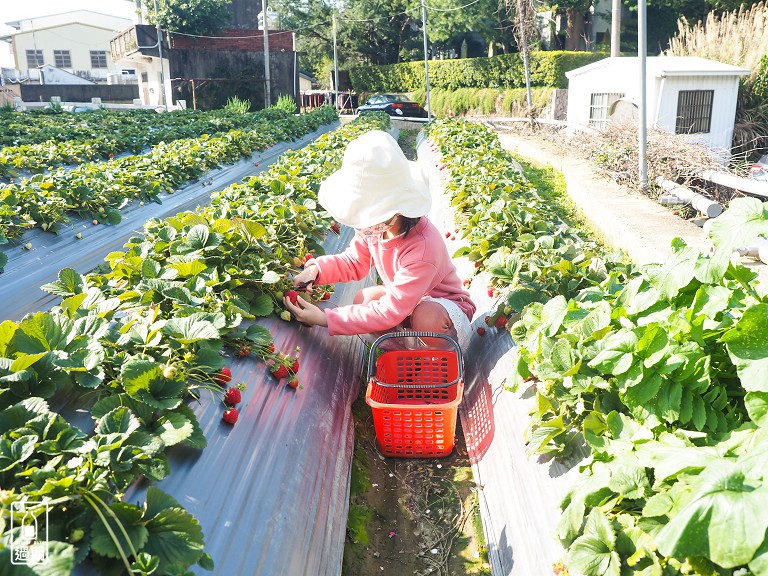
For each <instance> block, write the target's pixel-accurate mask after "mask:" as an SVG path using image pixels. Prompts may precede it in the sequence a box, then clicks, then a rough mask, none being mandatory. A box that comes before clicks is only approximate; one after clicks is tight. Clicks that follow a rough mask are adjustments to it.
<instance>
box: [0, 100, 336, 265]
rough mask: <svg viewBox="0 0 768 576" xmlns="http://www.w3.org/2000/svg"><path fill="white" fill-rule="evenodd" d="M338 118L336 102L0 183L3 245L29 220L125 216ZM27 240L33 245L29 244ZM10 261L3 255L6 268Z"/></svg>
mask: <svg viewBox="0 0 768 576" xmlns="http://www.w3.org/2000/svg"><path fill="white" fill-rule="evenodd" d="M335 119H336V112H335V110H333V109H331V108H322V109H319V110H317V111H314V112H311V113H309V114H304V115H301V116H291V117H288V118H285V119H283V120H280V121H277V122H273V123H271V124H270V125H269V128H268V129H266V128H265V127H263V126H261V127H260V128H258V129H254V130H252V131H231V132H228V133H226V134H224V135H221V136H216V137H209V136H202V137H200V138H192V139H185V140H177V141H174V142H171V143H169V144H162V145H158V146H156V147H155V148H153V149H152V151H151V152H149V153H147V154H143V155H139V156H128V157H124V158H115V159H113V160H109V161H106V162H96V163H89V164H83V165H81V166H79V167H77V168H75V169H73V170H65V169H58V170H56V171H54V172H51V173H48V174H36V175H35V176H32V177H31V178H29V179H22V180H21V181H20V182H18V183H14V184H7V185H0V244H7V243H8V240H9V239H11V238H17V237H19V236H21V235H22V234H23V232H24V231H25V230H26V229H28V228H30V227H40V228H41V229H42V230H45V231H51V232H56V231H57V230H58V229H59V227H60V225H61V224H62V223H64V222H67V221H68V219H69V217H70V215H78V216H82V217H87V218H89V219H92V220H93V221H94V222H95V223H96V224H106V223H111V224H116V223H118V222H120V219H121V216H120V208H122V207H124V206H125V205H127V204H128V203H129V202H133V201H135V202H138V203H142V202H150V201H158V195H159V194H160V193H162V192H171V191H174V190H175V189H176V188H177V187H178V186H181V185H182V184H184V183H186V182H187V181H189V180H191V179H193V178H198V177H200V176H202V175H203V174H205V173H206V172H207V171H209V170H211V169H213V168H215V167H217V166H219V165H220V164H226V163H231V162H234V161H236V160H238V159H239V158H241V157H248V156H250V155H251V154H253V153H254V152H255V151H259V150H263V149H265V148H266V147H268V146H271V145H273V144H274V143H276V142H277V141H279V140H281V139H287V140H293V139H294V138H296V137H297V136H301V135H303V134H306V133H308V132H311V131H313V130H315V129H317V128H318V127H319V126H321V125H322V124H326V123H329V122H332V121H333V120H335ZM22 246H24V247H25V248H27V249H28V248H29V246H28V244H27V243H23V244H22ZM4 264H5V258H4V255H3V254H0V270H2V268H3V266H4Z"/></svg>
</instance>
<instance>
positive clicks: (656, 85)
mask: <svg viewBox="0 0 768 576" xmlns="http://www.w3.org/2000/svg"><path fill="white" fill-rule="evenodd" d="M747 74H749V70H747V69H745V68H738V67H736V66H731V65H729V64H723V63H721V62H715V61H714V60H707V59H705V58H696V57H690V56H657V57H648V58H647V59H646V92H647V97H646V105H647V118H648V128H658V129H661V130H666V131H668V132H671V133H673V134H690V136H691V139H693V140H695V141H696V142H700V143H702V144H706V145H707V146H709V147H711V148H712V149H714V150H716V151H719V152H726V153H727V152H728V151H730V148H731V140H732V138H733V125H734V119H735V116H736V99H737V96H738V92H739V78H740V77H741V76H745V75H747ZM566 77H567V78H568V124H569V125H570V126H572V127H574V128H578V127H592V128H597V129H600V128H603V127H605V126H606V125H607V123H608V122H610V121H612V120H617V119H626V118H628V117H632V118H637V105H638V103H639V93H640V73H639V58H637V57H619V58H605V59H604V60H600V61H598V62H593V63H592V64H589V65H587V66H582V67H581V68H576V69H575V70H571V71H570V72H567V73H566Z"/></svg>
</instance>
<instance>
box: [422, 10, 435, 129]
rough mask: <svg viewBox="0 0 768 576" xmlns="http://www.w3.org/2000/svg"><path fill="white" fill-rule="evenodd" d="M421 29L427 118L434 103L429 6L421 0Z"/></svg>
mask: <svg viewBox="0 0 768 576" xmlns="http://www.w3.org/2000/svg"><path fill="white" fill-rule="evenodd" d="M421 30H422V32H423V33H424V82H425V86H426V89H427V120H431V119H432V103H431V102H430V99H429V57H428V56H427V6H426V5H425V4H424V0H421Z"/></svg>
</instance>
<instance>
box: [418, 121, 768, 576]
mask: <svg viewBox="0 0 768 576" xmlns="http://www.w3.org/2000/svg"><path fill="white" fill-rule="evenodd" d="M431 137H432V139H433V140H434V141H436V142H437V143H438V144H440V145H441V148H442V149H441V151H442V153H443V159H444V161H445V163H446V165H447V166H448V167H449V168H452V167H454V166H456V167H460V170H457V171H456V172H455V173H453V174H452V179H451V183H450V185H449V188H450V190H451V191H452V194H453V200H454V205H456V206H457V207H458V208H459V214H460V215H461V217H462V218H463V219H464V220H465V222H467V223H469V224H470V225H474V223H475V222H478V221H483V219H485V220H488V219H490V220H492V221H493V224H492V225H491V227H490V228H489V227H488V224H484V228H485V231H484V233H482V232H481V233H480V234H477V233H475V231H471V232H469V233H468V237H469V239H470V248H469V249H467V250H465V251H464V252H467V253H468V254H469V255H470V257H474V258H475V259H477V260H479V261H482V262H483V265H484V266H485V267H486V268H487V269H488V270H489V271H490V272H491V273H492V274H493V275H494V276H495V280H494V287H493V290H496V291H498V294H499V296H500V305H499V311H497V312H496V314H497V315H504V314H509V313H511V312H512V313H515V317H514V318H513V320H517V321H516V322H515V323H514V324H513V323H512V322H510V323H508V324H507V325H508V327H510V329H511V332H512V335H513V337H514V339H515V341H516V343H517V345H518V347H517V366H516V369H515V372H514V373H513V374H511V375H510V378H509V383H510V384H511V385H513V386H514V387H517V386H520V385H523V383H525V385H530V386H531V388H532V392H534V395H535V403H534V408H533V410H532V419H531V423H530V426H529V429H528V438H529V445H528V448H529V450H530V452H532V453H550V454H552V455H555V456H565V455H567V454H568V453H569V452H570V451H571V450H572V449H573V447H574V446H575V445H578V444H580V443H582V442H584V441H586V443H587V446H588V447H589V448H590V449H591V456H590V458H589V459H588V461H587V462H586V463H585V464H584V465H583V466H582V472H583V474H582V478H581V480H580V481H579V482H578V483H577V484H575V485H574V486H573V488H572V489H571V490H570V491H569V493H568V494H567V496H566V497H565V499H564V500H563V502H562V504H561V506H562V510H563V515H562V517H561V520H560V523H559V525H558V529H557V536H558V537H559V538H560V539H561V541H562V543H563V545H564V546H565V547H566V548H567V550H568V554H567V557H566V562H567V564H568V566H569V567H570V568H571V569H573V570H575V571H578V572H579V573H583V574H586V575H587V576H597V575H605V574H615V575H619V574H624V573H627V572H629V571H632V572H633V573H639V574H647V575H652V574H653V575H656V574H670V575H671V574H701V575H705V574H706V575H709V574H731V573H732V571H733V570H734V569H736V570H737V571H738V573H739V574H744V575H747V574H756V575H762V574H768V539H767V538H766V529H768V519H767V518H766V517H765V515H764V514H761V513H758V512H756V511H757V510H760V509H761V507H762V506H763V505H764V504H765V503H766V502H767V501H768V500H766V498H768V475H766V473H765V470H768V438H767V437H766V429H765V426H766V424H768V384H767V383H768V372H767V371H766V369H767V368H766V367H767V366H768V344H766V340H765V338H764V337H763V336H764V331H765V326H768V298H766V294H765V290H764V288H760V287H759V285H758V283H757V279H756V274H755V273H754V272H752V271H750V270H749V269H747V268H745V267H743V266H742V265H740V264H739V263H738V262H735V261H731V259H730V255H731V254H732V253H733V249H734V248H736V247H739V246H740V245H742V244H746V243H747V242H749V241H751V240H753V239H754V238H755V237H756V236H758V235H768V205H763V204H761V203H760V202H759V201H758V200H755V199H739V200H736V201H734V203H733V205H732V206H731V208H729V210H728V211H727V212H726V213H724V214H723V216H722V219H720V218H718V221H717V222H716V224H715V226H713V229H712V233H711V236H712V240H713V243H714V244H715V245H716V246H717V251H716V252H715V253H714V255H707V254H701V253H699V252H698V251H697V250H695V249H693V248H690V247H687V246H685V244H684V243H682V242H681V241H680V240H675V241H674V242H673V257H672V259H671V260H670V262H669V263H667V264H653V265H647V266H643V267H641V268H639V269H633V268H631V267H626V266H624V265H622V264H619V265H616V259H615V258H613V257H611V258H610V259H606V257H605V256H604V255H603V254H602V253H601V251H600V250H599V248H597V247H594V246H593V249H594V250H593V252H592V253H591V255H590V257H589V258H587V259H584V255H583V253H582V251H581V250H582V248H581V247H582V246H583V243H582V242H581V241H579V240H578V239H577V237H578V234H577V235H576V238H571V239H570V240H568V239H564V240H561V241H560V242H559V243H560V247H561V250H562V251H563V253H562V254H560V256H562V258H560V257H558V248H557V246H558V237H560V235H561V234H563V233H564V232H566V230H567V229H568V227H567V226H566V225H565V224H564V223H563V222H561V221H560V220H559V219H557V218H555V217H553V216H552V214H550V213H548V211H547V210H546V207H544V208H542V206H541V202H539V201H538V199H536V195H535V194H534V195H533V198H534V201H533V202H532V201H531V194H530V191H528V190H525V184H520V185H519V187H516V182H518V181H522V179H521V178H520V177H519V176H518V175H516V174H514V173H512V172H511V166H512V163H511V162H510V161H509V156H508V155H507V154H506V153H505V152H504V151H503V150H501V148H500V146H499V144H498V141H497V140H496V138H495V137H494V136H493V135H492V134H491V133H490V132H488V131H486V130H485V129H483V128H480V127H477V126H468V125H461V129H457V124H456V123H450V124H448V123H445V124H443V125H440V124H439V123H438V124H436V125H435V126H433V127H432V129H431ZM468 142H471V143H472V146H468V145H467V143H468ZM488 158H491V159H493V162H490V163H489V162H488V161H487V159H488ZM466 166H470V167H471V169H470V170H469V171H467V170H466V169H465V167H466ZM474 168H476V170H475V175H474V176H473V174H472V171H473V170H472V169H474ZM510 180H512V182H510ZM491 186H493V187H494V188H498V187H499V186H501V187H503V188H505V190H504V192H503V193H502V194H500V195H499V196H498V197H494V196H493V195H491V194H489V192H488V190H489V188H490V187H491ZM508 195H510V196H508ZM469 197H472V198H480V199H481V204H482V205H481V206H469V205H468V204H466V199H467V198H469ZM484 212H486V213H494V214H489V215H488V216H487V217H484V216H482V214H483V213H484ZM499 212H505V213H504V214H498V213H499ZM536 220H539V222H540V223H539V224H538V225H536V224H532V225H530V226H528V227H524V226H520V222H521V221H523V222H531V221H534V222H535V221H536ZM499 221H500V222H503V223H506V222H514V224H513V225H511V226H507V227H506V228H504V229H503V232H501V231H500V234H499V236H498V237H494V236H493V233H494V232H495V231H496V230H499V226H500V225H499V224H498V222H499ZM502 225H503V224H502ZM488 238H491V239H492V240H491V242H489V244H487V245H486V244H485V243H484V241H485V240H486V239H488ZM587 244H589V243H587ZM542 247H543V250H542ZM484 253H488V254H490V256H488V258H486V259H485V260H482V259H481V257H482V255H483V254H484ZM596 259H597V262H595V260H596ZM606 263H608V265H606ZM579 264H580V265H579ZM595 266H597V269H599V270H600V274H599V275H596V276H593V272H592V270H591V269H594V268H595ZM579 269H580V270H581V271H582V273H581V274H576V275H575V271H576V270H579ZM537 286H539V288H538V292H539V293H538V294H535V292H536V291H537V288H536V287H537ZM520 313H522V314H520Z"/></svg>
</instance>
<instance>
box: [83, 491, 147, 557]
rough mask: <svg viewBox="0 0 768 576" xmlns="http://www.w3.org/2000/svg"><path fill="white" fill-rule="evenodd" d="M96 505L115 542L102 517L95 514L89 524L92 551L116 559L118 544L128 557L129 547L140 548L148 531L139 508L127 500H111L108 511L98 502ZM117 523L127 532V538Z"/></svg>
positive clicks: (129, 553)
mask: <svg viewBox="0 0 768 576" xmlns="http://www.w3.org/2000/svg"><path fill="white" fill-rule="evenodd" d="M96 506H98V507H99V511H100V512H101V513H102V515H103V516H104V518H105V520H106V522H107V525H108V526H109V527H110V528H111V530H112V532H113V533H114V535H115V538H116V539H117V543H115V541H114V540H113V539H112V536H111V535H110V533H109V531H108V530H107V528H106V527H105V525H104V522H103V521H102V519H101V518H100V517H98V516H97V517H96V518H95V519H94V520H93V523H92V524H91V548H92V549H93V551H94V552H96V553H97V554H101V555H102V556H106V557H108V558H115V559H118V558H120V552H119V550H118V546H119V547H120V548H121V549H122V550H123V553H124V554H125V556H129V557H130V556H131V555H132V553H131V547H133V550H137V551H138V550H141V549H142V547H143V546H144V544H145V543H146V542H147V539H148V538H149V531H148V530H147V528H146V527H145V526H144V524H143V522H142V510H141V508H139V507H138V506H135V505H133V504H129V503H127V502H112V504H110V505H109V512H108V511H106V510H104V508H103V507H102V506H101V505H100V504H99V503H98V502H97V503H96ZM110 512H111V514H110ZM113 514H114V517H113ZM118 523H119V524H120V525H121V526H122V528H123V530H125V532H126V533H127V535H128V539H127V540H126V537H125V534H123V530H121V529H120V527H119V526H118Z"/></svg>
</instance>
